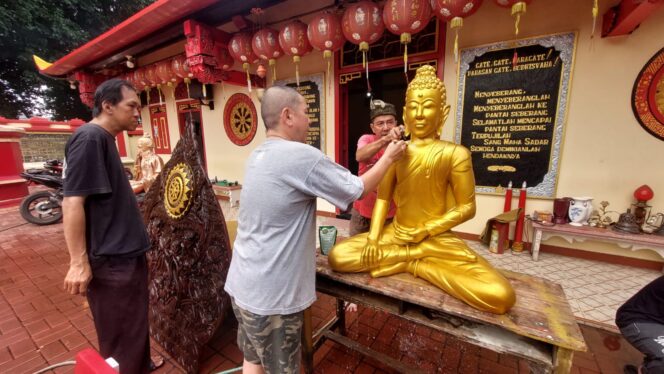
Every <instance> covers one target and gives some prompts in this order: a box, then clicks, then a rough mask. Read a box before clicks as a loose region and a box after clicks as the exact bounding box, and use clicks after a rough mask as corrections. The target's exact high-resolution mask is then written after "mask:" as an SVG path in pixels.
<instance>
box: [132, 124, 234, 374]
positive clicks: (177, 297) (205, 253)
mask: <svg viewBox="0 0 664 374" xmlns="http://www.w3.org/2000/svg"><path fill="white" fill-rule="evenodd" d="M191 127H192V126H190V125H189V124H187V125H186V131H185V134H183V137H182V138H181V139H180V141H179V142H178V144H177V145H176V147H175V150H174V151H173V156H172V157H171V159H170V160H169V161H168V163H167V164H166V166H165V167H164V169H163V170H162V172H161V173H160V174H159V176H158V177H157V180H156V181H155V183H154V185H153V186H152V188H150V190H149V191H148V193H147V194H146V196H145V200H144V203H143V209H144V213H143V218H144V220H145V221H146V224H147V229H148V234H149V235H150V239H151V243H152V247H151V248H150V250H149V251H148V254H147V257H148V264H149V274H150V278H149V291H150V309H149V315H150V332H151V335H152V337H153V338H154V339H155V340H156V341H157V342H158V343H159V344H160V345H161V346H162V347H163V348H164V349H165V350H166V351H167V352H168V353H169V354H170V355H171V356H172V357H173V358H174V359H175V360H177V362H178V363H179V364H180V365H181V366H182V367H183V368H184V369H185V370H186V371H187V372H189V373H196V372H198V368H199V359H200V353H201V350H202V347H203V346H204V345H205V344H206V343H207V342H208V340H210V338H211V337H212V336H213V334H214V333H215V331H216V329H217V327H218V326H219V325H220V324H221V323H222V321H223V319H224V316H225V314H226V312H227V311H228V310H229V305H230V299H229V297H228V295H227V294H226V293H225V292H224V290H223V288H224V283H225V281H226V275H227V273H228V266H229V265H230V244H229V239H228V231H227V230H226V224H225V220H224V216H223V213H222V212H221V208H220V207H219V204H218V203H217V200H216V198H215V195H214V191H213V190H212V186H211V184H210V182H209V180H208V179H207V175H206V173H205V171H204V170H203V167H202V166H201V162H200V153H201V152H202V150H201V149H199V147H198V145H197V143H196V142H195V141H194V140H193V134H192V131H191V130H192V129H191Z"/></svg>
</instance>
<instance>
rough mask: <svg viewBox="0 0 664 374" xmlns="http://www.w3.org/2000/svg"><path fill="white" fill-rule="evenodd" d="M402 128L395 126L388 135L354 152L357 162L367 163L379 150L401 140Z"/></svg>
mask: <svg viewBox="0 0 664 374" xmlns="http://www.w3.org/2000/svg"><path fill="white" fill-rule="evenodd" d="M401 134H402V128H401V126H397V127H395V128H393V129H392V130H390V133H389V134H387V135H385V136H383V137H381V138H380V139H378V140H376V141H374V142H373V143H369V144H367V145H365V146H364V147H362V148H358V149H357V151H356V152H355V159H356V160H357V162H367V161H369V160H370V159H371V158H372V157H373V156H374V155H376V153H378V152H379V151H380V150H381V149H383V148H385V147H386V146H387V145H388V144H390V142H391V141H392V140H401Z"/></svg>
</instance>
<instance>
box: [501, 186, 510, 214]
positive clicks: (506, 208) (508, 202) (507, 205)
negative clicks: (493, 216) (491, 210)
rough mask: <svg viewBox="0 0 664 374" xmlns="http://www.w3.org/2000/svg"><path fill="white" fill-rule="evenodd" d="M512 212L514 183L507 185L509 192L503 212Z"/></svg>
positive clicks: (506, 192)
mask: <svg viewBox="0 0 664 374" xmlns="http://www.w3.org/2000/svg"><path fill="white" fill-rule="evenodd" d="M510 210H512V181H510V183H509V184H508V185H507V191H505V207H504V208H503V212H509V211H510Z"/></svg>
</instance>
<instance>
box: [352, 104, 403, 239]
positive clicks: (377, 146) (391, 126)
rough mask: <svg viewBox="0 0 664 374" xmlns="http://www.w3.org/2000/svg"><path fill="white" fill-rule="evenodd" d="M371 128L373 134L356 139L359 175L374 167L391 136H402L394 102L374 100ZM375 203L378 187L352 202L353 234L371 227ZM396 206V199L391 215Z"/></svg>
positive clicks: (390, 215) (396, 138) (391, 208)
mask: <svg viewBox="0 0 664 374" xmlns="http://www.w3.org/2000/svg"><path fill="white" fill-rule="evenodd" d="M369 117H370V120H371V123H370V124H369V126H370V127H371V131H372V132H373V134H366V135H362V136H361V137H360V139H359V140H358V141H357V152H356V153H355V159H356V160H357V162H358V163H359V168H358V173H357V174H358V175H362V174H364V173H366V172H367V170H369V169H371V167H372V166H374V165H375V164H376V162H378V160H379V159H380V158H381V156H382V155H383V152H384V151H385V147H387V145H388V144H390V142H391V141H392V140H399V139H401V134H402V129H401V127H400V126H397V111H396V109H395V108H394V105H392V104H390V103H386V102H384V101H382V100H372V102H371V112H370V114H369ZM375 203H376V191H373V192H371V193H368V194H367V195H366V196H365V197H364V198H363V199H360V200H357V201H355V202H354V203H353V209H352V210H351V218H350V235H351V236H353V235H357V234H360V233H363V232H367V231H369V224H370V223H371V213H372V212H373V208H374V204H375ZM395 211H396V208H395V206H394V203H392V204H391V206H390V211H389V212H388V216H387V218H388V219H391V218H392V217H393V216H394V213H395Z"/></svg>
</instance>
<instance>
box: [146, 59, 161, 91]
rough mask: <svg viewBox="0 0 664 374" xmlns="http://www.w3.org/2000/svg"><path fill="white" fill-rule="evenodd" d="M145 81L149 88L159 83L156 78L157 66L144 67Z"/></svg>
mask: <svg viewBox="0 0 664 374" xmlns="http://www.w3.org/2000/svg"><path fill="white" fill-rule="evenodd" d="M145 81H146V82H147V83H148V85H149V86H154V85H156V84H157V83H159V78H158V77H157V64H151V65H148V66H146V67H145Z"/></svg>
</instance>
